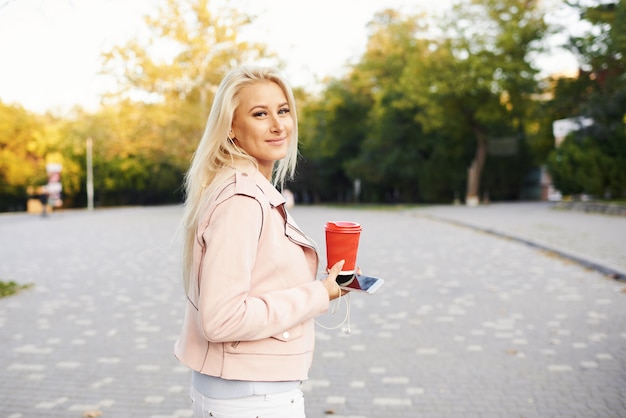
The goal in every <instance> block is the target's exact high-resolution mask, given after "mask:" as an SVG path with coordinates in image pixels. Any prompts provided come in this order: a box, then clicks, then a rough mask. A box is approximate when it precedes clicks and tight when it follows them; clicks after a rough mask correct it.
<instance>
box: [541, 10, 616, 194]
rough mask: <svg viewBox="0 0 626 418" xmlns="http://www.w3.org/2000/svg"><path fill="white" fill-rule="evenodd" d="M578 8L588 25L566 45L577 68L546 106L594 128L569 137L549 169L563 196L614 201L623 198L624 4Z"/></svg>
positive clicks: (552, 155) (559, 149)
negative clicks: (575, 57)
mask: <svg viewBox="0 0 626 418" xmlns="http://www.w3.org/2000/svg"><path fill="white" fill-rule="evenodd" d="M578 7H579V8H580V10H581V15H582V16H583V17H584V18H585V19H586V20H587V21H588V22H589V23H591V24H592V25H593V28H592V30H590V31H589V33H587V34H585V35H583V36H580V37H576V38H572V39H571V41H570V45H569V46H570V48H571V49H572V50H574V51H576V52H577V54H578V55H579V56H580V57H581V64H582V69H581V72H580V75H579V77H578V78H577V79H572V80H567V79H564V80H559V82H558V84H557V88H556V90H555V97H554V100H552V101H551V103H549V106H548V108H549V109H550V110H552V113H553V114H556V115H557V116H562V117H573V116H584V117H587V118H590V119H591V120H593V125H592V126H591V127H590V128H588V129H586V130H584V131H582V132H578V133H572V134H571V135H570V137H569V138H567V139H566V140H565V141H564V142H563V144H561V146H560V147H559V148H557V149H555V150H554V151H553V152H552V153H551V154H550V156H549V158H548V167H549V169H550V173H551V174H552V176H553V178H554V182H555V185H556V186H557V188H559V189H560V190H561V191H562V192H563V193H565V194H578V193H587V194H592V195H595V196H597V197H605V196H606V197H614V198H619V197H623V196H626V170H624V167H626V79H625V76H626V3H625V2H624V1H617V2H615V3H608V4H607V3H605V4H600V5H597V6H593V7H585V6H581V5H578ZM555 119H558V118H555Z"/></svg>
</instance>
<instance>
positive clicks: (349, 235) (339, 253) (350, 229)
mask: <svg viewBox="0 0 626 418" xmlns="http://www.w3.org/2000/svg"><path fill="white" fill-rule="evenodd" d="M324 229H325V230H326V267H327V268H328V269H330V268H331V267H332V266H333V265H335V263H337V262H338V261H340V260H345V263H344V265H343V269H342V270H341V272H340V273H339V275H340V276H348V277H349V278H351V277H352V276H353V275H354V272H355V269H356V254H357V251H358V249H359V238H360V236H361V230H362V228H361V225H359V224H358V223H356V222H349V221H332V222H326V225H325V226H324Z"/></svg>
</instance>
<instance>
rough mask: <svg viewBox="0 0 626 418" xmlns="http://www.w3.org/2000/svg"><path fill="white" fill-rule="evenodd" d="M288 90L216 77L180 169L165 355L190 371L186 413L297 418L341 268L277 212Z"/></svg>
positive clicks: (290, 126) (287, 152) (269, 78)
mask: <svg viewBox="0 0 626 418" xmlns="http://www.w3.org/2000/svg"><path fill="white" fill-rule="evenodd" d="M297 142H298V128H297V116H296V104H295V101H294V97H293V92H292V90H291V88H290V87H289V86H288V84H287V83H286V82H285V80H284V78H283V77H282V75H280V73H279V72H277V71H276V70H275V69H272V68H252V67H243V68H239V69H237V70H234V71H231V72H230V73H229V74H227V75H226V77H225V78H224V79H223V80H222V82H221V84H220V86H219V88H218V90H217V92H216V94H215V99H214V101H213V105H212V108H211V112H210V115H209V118H208V122H207V126H206V130H205V132H204V135H203V137H202V139H201V141H200V144H199V145H198V148H197V150H196V152H195V154H194V157H193V161H192V163H191V167H190V168H189V171H188V172H187V176H186V181H185V187H186V205H185V214H184V219H183V225H184V250H183V267H184V272H183V276H184V281H185V288H186V292H187V302H186V308H185V316H184V322H183V327H182V332H181V335H180V337H179V339H178V341H177V342H176V345H175V349H174V352H175V355H176V357H177V358H178V359H179V360H180V361H181V362H182V363H183V364H185V365H186V366H188V367H189V368H190V369H191V370H192V385H191V398H192V401H193V410H194V416H195V417H259V416H260V417H264V418H265V417H290V418H294V417H304V416H305V412H304V399H303V395H302V392H301V390H300V385H301V382H302V380H304V379H306V378H307V375H308V371H309V367H310V365H311V361H312V358H313V346H314V318H315V317H316V316H318V315H320V314H322V313H324V312H326V311H327V310H328V306H329V301H331V300H333V299H335V298H337V297H339V296H340V294H341V292H342V291H341V290H340V289H339V287H338V285H337V284H336V282H335V279H336V277H337V274H338V273H339V271H340V270H341V267H342V265H343V261H341V262H339V263H337V264H336V265H335V266H333V268H331V269H330V271H329V274H328V276H327V277H326V278H325V279H323V280H316V274H317V269H318V261H319V260H318V254H317V252H316V250H315V247H314V246H313V245H312V244H311V243H310V242H309V240H308V239H307V237H306V235H305V234H304V233H303V232H302V231H301V230H300V228H299V227H298V226H297V225H296V223H295V222H294V220H293V219H292V218H291V216H290V215H289V214H288V213H287V210H286V208H285V199H284V197H283V196H282V195H281V193H280V192H279V191H278V190H277V189H276V187H275V186H278V187H282V185H283V184H284V181H285V179H287V178H288V177H290V176H292V175H293V173H294V170H295V166H296V158H297V153H298V143H297Z"/></svg>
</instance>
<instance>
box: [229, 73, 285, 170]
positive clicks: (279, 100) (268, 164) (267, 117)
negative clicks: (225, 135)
mask: <svg viewBox="0 0 626 418" xmlns="http://www.w3.org/2000/svg"><path fill="white" fill-rule="evenodd" d="M289 112H290V109H289V103H288V102H287V97H286V96H285V93H283V90H282V89H281V88H280V86H279V85H278V84H276V83H274V82H271V81H260V82H257V83H254V84H250V85H247V86H245V87H243V88H242V89H241V90H240V91H239V106H238V107H237V109H236V110H235V114H234V116H233V125H232V133H231V138H233V141H234V142H235V143H236V144H237V146H239V147H240V148H242V149H243V150H244V151H246V152H247V153H248V154H250V155H251V156H252V157H254V158H255V159H256V160H257V163H258V164H259V170H260V171H261V173H263V174H264V175H265V177H267V178H268V179H269V178H270V177H271V175H272V169H273V167H274V162H276V161H278V160H280V159H283V158H285V156H286V155H287V149H288V148H289V143H290V141H291V133H292V131H293V119H292V117H291V115H290V113H289Z"/></svg>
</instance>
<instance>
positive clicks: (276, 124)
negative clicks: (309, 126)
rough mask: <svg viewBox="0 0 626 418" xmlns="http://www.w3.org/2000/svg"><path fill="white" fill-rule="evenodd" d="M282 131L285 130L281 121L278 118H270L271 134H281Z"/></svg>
mask: <svg viewBox="0 0 626 418" xmlns="http://www.w3.org/2000/svg"><path fill="white" fill-rule="evenodd" d="M283 129H285V124H284V123H283V121H282V120H281V119H280V118H279V117H278V116H274V117H273V118H272V132H282V131H283Z"/></svg>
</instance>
